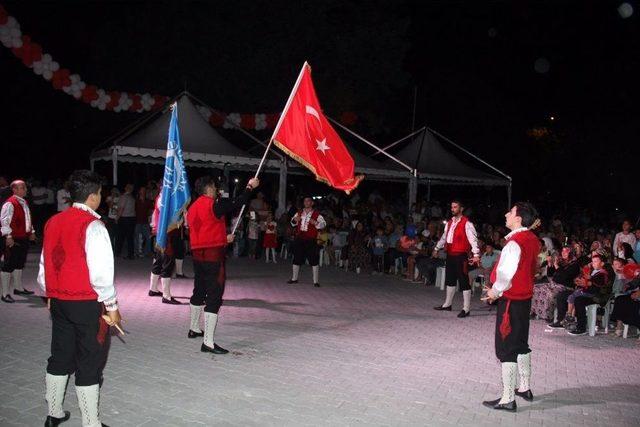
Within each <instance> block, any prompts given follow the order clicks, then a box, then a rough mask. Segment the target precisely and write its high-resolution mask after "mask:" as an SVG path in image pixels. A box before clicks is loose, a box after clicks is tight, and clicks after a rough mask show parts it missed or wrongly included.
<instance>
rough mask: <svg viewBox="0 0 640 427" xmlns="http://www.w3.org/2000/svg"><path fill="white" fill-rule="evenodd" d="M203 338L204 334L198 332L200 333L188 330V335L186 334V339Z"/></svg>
mask: <svg viewBox="0 0 640 427" xmlns="http://www.w3.org/2000/svg"><path fill="white" fill-rule="evenodd" d="M203 336H204V332H203V331H200V332H194V331H192V330H191V329H189V333H188V334H187V337H188V338H198V337H203Z"/></svg>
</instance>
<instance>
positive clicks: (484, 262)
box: [469, 242, 500, 286]
mask: <svg viewBox="0 0 640 427" xmlns="http://www.w3.org/2000/svg"><path fill="white" fill-rule="evenodd" d="M499 257H500V251H497V250H495V249H494V248H493V244H492V243H491V242H488V243H486V244H485V245H484V251H483V252H482V256H481V257H480V266H479V267H478V268H476V269H474V270H471V271H470V272H469V281H470V282H471V286H473V283H474V282H475V281H476V280H477V278H478V277H479V276H483V277H485V278H488V277H489V275H490V274H491V271H493V266H494V265H495V264H496V262H498V258H499Z"/></svg>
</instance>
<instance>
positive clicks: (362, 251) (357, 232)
mask: <svg viewBox="0 0 640 427" xmlns="http://www.w3.org/2000/svg"><path fill="white" fill-rule="evenodd" d="M367 241H368V236H367V233H366V232H365V230H364V224H363V223H362V222H360V221H358V222H357V223H356V226H355V227H354V229H353V230H352V232H351V235H350V236H349V264H348V265H350V266H351V268H353V269H354V270H355V271H356V273H357V274H360V272H361V271H362V269H363V268H365V269H366V268H368V266H369V260H368V257H369V253H368V252H367Z"/></svg>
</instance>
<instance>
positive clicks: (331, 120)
mask: <svg viewBox="0 0 640 427" xmlns="http://www.w3.org/2000/svg"><path fill="white" fill-rule="evenodd" d="M327 119H328V120H329V121H330V122H331V123H333V124H334V125H336V126H339V127H340V128H342V129H344V130H345V131H347V132H349V133H350V134H351V135H353V136H355V137H356V138H358V139H359V140H360V141H362V142H364V143H366V144H368V145H370V146H372V147H373V148H375V149H376V150H380V147H378V146H377V145H375V144H374V143H373V142H370V141H367V140H366V139H364V138H363V137H361V136H360V135H358V134H357V133H355V132H354V131H352V130H351V129H349V128H348V127H346V126H343V125H342V123H339V122H337V121H335V120H333V119H332V118H331V117H329V116H327ZM380 152H382V154H384V155H385V156H387V157H389V158H390V159H391V160H394V161H395V162H396V163H398V164H400V165H402V166H404V167H405V168H407V170H409V171H413V169H412V168H411V167H410V166H408V165H407V164H406V163H404V162H402V161H401V160H398V159H397V158H395V157H393V156H392V155H391V154H389V153H387V152H386V151H384V150H380Z"/></svg>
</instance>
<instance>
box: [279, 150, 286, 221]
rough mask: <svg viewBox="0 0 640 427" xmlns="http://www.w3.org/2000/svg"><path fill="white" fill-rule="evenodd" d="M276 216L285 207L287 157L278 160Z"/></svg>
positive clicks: (280, 213)
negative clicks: (278, 177)
mask: <svg viewBox="0 0 640 427" xmlns="http://www.w3.org/2000/svg"><path fill="white" fill-rule="evenodd" d="M278 185H279V187H278V217H280V215H282V213H283V212H284V210H285V209H286V207H287V159H282V161H281V162H280V180H279V183H278Z"/></svg>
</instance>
